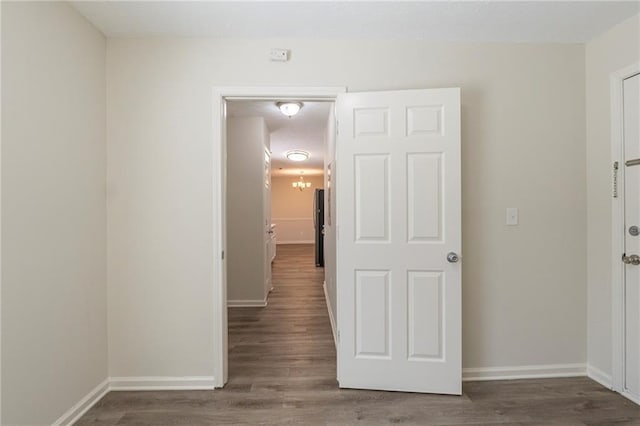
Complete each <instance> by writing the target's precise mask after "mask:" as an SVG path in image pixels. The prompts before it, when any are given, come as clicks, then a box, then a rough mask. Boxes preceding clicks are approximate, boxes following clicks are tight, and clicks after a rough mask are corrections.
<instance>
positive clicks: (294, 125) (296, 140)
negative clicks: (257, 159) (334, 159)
mask: <svg viewBox="0 0 640 426" xmlns="http://www.w3.org/2000/svg"><path fill="white" fill-rule="evenodd" d="M332 106H333V103H332V102H304V103H303V107H302V109H301V110H300V112H299V113H298V114H297V115H295V116H293V117H291V118H289V117H287V116H285V115H283V114H282V113H281V112H280V110H279V109H278V108H277V107H276V101H229V102H227V115H228V116H231V117H264V119H265V121H266V123H267V127H269V131H270V132H271V160H272V161H271V173H272V175H273V176H283V175H296V176H298V175H300V172H303V174H304V175H305V176H312V175H321V174H322V173H323V167H324V156H323V155H324V148H323V145H324V135H325V129H326V127H327V120H328V119H329V111H330V108H332ZM294 149H301V150H303V151H307V152H309V153H310V154H311V155H310V157H309V159H308V160H307V161H304V162H294V161H291V160H288V159H287V157H286V155H285V154H286V152H287V151H290V150H294Z"/></svg>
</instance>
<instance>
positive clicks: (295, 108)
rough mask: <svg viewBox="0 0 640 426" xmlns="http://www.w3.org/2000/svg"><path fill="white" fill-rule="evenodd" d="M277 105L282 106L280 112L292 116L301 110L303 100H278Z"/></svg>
mask: <svg viewBox="0 0 640 426" xmlns="http://www.w3.org/2000/svg"><path fill="white" fill-rule="evenodd" d="M276 106H277V107H278V108H280V112H281V113H283V114H284V115H286V116H287V117H289V118H291V117H292V116H294V115H296V114H297V113H299V112H300V108H302V102H278V103H276Z"/></svg>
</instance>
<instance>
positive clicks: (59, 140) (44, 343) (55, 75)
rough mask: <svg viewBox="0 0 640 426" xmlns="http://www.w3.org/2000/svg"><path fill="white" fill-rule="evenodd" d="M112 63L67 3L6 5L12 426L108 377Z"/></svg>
mask: <svg viewBox="0 0 640 426" xmlns="http://www.w3.org/2000/svg"><path fill="white" fill-rule="evenodd" d="M105 54H106V41H105V38H104V37H103V36H102V35H101V34H100V33H99V32H98V31H96V29H95V28H94V27H93V26H91V25H90V24H89V23H88V22H87V21H86V20H85V19H84V18H82V17H81V16H80V15H79V14H78V13H77V12H76V11H75V10H74V9H72V8H71V7H70V6H69V5H67V4H65V3H60V2H57V3H54V2H51V3H20V4H18V3H7V2H3V3H2V421H1V423H2V424H3V425H4V424H6V425H16V424H22V425H26V424H28V425H45V424H51V423H53V422H54V421H56V420H57V419H59V418H60V417H61V416H62V415H63V414H64V413H65V412H66V411H67V410H68V409H70V408H71V407H72V406H73V405H75V404H76V403H77V402H79V401H80V399H81V398H83V397H84V396H85V395H87V394H88V393H89V392H90V391H91V390H92V389H94V388H95V387H96V386H97V385H99V384H100V383H101V382H103V381H104V380H105V379H106V378H107V375H108V373H107V323H106V302H107V289H106V253H105V249H106V222H105V221H106V205H105V204H106V200H105V173H106V165H105V158H106V153H105ZM67 420H69V419H67Z"/></svg>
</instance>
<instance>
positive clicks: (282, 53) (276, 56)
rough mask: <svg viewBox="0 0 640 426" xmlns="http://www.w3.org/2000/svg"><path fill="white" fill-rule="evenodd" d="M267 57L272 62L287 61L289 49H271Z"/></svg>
mask: <svg viewBox="0 0 640 426" xmlns="http://www.w3.org/2000/svg"><path fill="white" fill-rule="evenodd" d="M269 59H270V60H271V61H274V62H287V61H288V60H289V51H288V50H287V49H271V51H270V52H269Z"/></svg>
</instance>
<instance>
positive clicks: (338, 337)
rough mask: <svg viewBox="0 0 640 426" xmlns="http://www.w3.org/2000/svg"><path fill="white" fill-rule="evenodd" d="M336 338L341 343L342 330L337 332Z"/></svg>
mask: <svg viewBox="0 0 640 426" xmlns="http://www.w3.org/2000/svg"><path fill="white" fill-rule="evenodd" d="M336 340H337V341H338V344H340V330H338V331H337V333H336Z"/></svg>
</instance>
